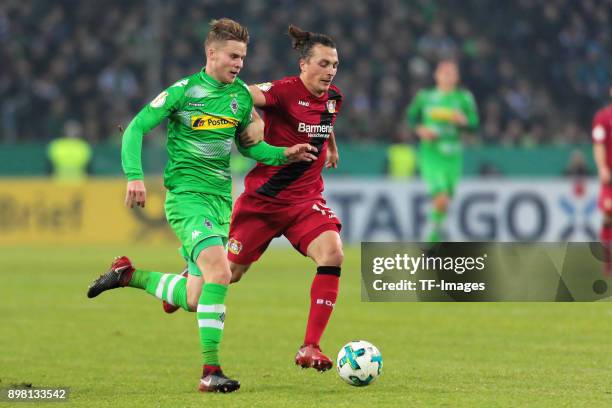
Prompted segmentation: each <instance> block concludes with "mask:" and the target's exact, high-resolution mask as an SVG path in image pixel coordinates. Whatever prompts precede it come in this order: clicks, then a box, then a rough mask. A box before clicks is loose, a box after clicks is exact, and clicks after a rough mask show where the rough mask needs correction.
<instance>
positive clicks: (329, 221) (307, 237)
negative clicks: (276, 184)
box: [284, 200, 344, 371]
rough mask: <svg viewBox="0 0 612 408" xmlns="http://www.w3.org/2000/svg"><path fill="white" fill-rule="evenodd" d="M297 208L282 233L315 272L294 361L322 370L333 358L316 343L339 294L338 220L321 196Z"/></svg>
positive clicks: (341, 253)
mask: <svg viewBox="0 0 612 408" xmlns="http://www.w3.org/2000/svg"><path fill="white" fill-rule="evenodd" d="M297 211H299V214H300V217H299V218H298V219H297V220H296V222H295V224H294V225H292V226H291V227H290V228H288V229H287V230H286V231H285V234H284V235H285V236H286V237H287V239H288V240H289V242H291V243H292V244H293V246H294V247H295V248H296V249H298V250H299V251H300V252H301V253H302V254H303V255H306V256H308V257H310V258H311V259H312V260H313V261H314V262H315V264H316V266H317V272H316V274H315V277H314V279H313V281H312V285H311V288H310V312H309V314H308V322H307V324H306V334H305V336H304V343H303V345H302V347H301V348H300V350H299V351H298V353H297V355H296V356H295V363H296V364H298V365H300V366H302V367H304V368H306V367H312V368H315V369H316V370H319V371H325V370H329V369H330V368H331V367H332V362H331V360H330V359H329V358H328V357H327V356H326V355H325V354H323V353H322V352H321V349H320V346H319V343H320V341H321V337H322V335H323V332H324V331H325V328H326V327H327V324H328V322H329V319H330V317H331V314H332V311H333V309H334V306H335V304H336V299H337V297H338V286H339V282H340V271H341V268H342V262H343V260H344V253H343V251H342V240H341V239H340V234H339V231H340V227H341V224H340V220H339V219H338V218H337V217H336V216H335V214H334V212H333V211H332V210H330V209H329V208H328V207H327V206H326V205H325V201H323V200H320V201H317V202H313V203H309V204H308V205H305V206H304V207H303V208H298V209H297Z"/></svg>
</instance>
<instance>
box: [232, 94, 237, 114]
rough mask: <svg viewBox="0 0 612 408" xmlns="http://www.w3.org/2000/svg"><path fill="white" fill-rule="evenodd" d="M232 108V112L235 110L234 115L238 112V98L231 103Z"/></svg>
mask: <svg viewBox="0 0 612 408" xmlns="http://www.w3.org/2000/svg"><path fill="white" fill-rule="evenodd" d="M230 109H231V110H232V112H234V115H235V114H236V112H238V101H237V100H236V98H234V99H232V102H231V103H230Z"/></svg>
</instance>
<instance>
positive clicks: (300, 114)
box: [245, 76, 342, 203]
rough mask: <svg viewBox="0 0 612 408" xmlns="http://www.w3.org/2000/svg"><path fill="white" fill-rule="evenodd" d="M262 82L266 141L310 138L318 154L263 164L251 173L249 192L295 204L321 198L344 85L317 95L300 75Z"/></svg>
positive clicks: (275, 142) (281, 142) (285, 142)
mask: <svg viewBox="0 0 612 408" xmlns="http://www.w3.org/2000/svg"><path fill="white" fill-rule="evenodd" d="M257 86H258V87H259V88H260V89H261V90H262V92H263V94H264V95H265V97H266V106H265V107H263V108H262V109H263V111H264V122H265V131H264V135H265V136H264V137H265V141H266V142H268V143H269V144H271V145H274V146H287V147H289V146H293V145H295V144H298V143H310V144H311V145H313V146H315V147H316V148H317V150H318V152H317V153H316V156H318V159H317V160H316V161H314V162H298V163H291V164H286V165H283V166H268V165H265V164H261V163H257V165H256V166H255V167H254V168H253V170H251V171H250V172H249V174H247V176H246V179H245V192H246V193H247V194H250V195H254V196H257V197H259V198H262V199H265V200H270V201H283V202H291V203H299V202H304V201H308V200H314V199H317V198H319V197H321V193H322V192H323V178H322V177H321V171H322V170H323V166H324V165H325V158H326V156H327V139H328V138H329V135H330V134H331V132H332V131H333V126H334V123H335V122H336V115H337V114H338V112H339V111H340V107H341V106H342V94H341V93H340V90H339V89H338V88H337V87H336V86H334V85H332V86H330V88H329V90H328V91H327V93H326V94H325V95H323V96H321V97H316V96H314V95H313V94H311V93H310V92H309V91H308V89H306V87H305V86H304V83H303V82H302V80H301V79H300V78H299V77H297V76H295V77H287V78H283V79H281V80H278V81H274V82H268V83H264V84H259V85H257Z"/></svg>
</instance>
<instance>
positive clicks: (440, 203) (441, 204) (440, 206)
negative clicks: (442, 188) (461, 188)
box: [433, 194, 450, 213]
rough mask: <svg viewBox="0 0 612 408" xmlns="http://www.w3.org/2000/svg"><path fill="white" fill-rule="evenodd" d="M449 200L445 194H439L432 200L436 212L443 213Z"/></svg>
mask: <svg viewBox="0 0 612 408" xmlns="http://www.w3.org/2000/svg"><path fill="white" fill-rule="evenodd" d="M449 201H450V200H449V198H448V196H447V195H446V194H439V195H437V196H436V197H435V198H434V200H433V206H434V208H435V209H436V211H439V212H443V213H445V212H446V211H447V210H448V204H449Z"/></svg>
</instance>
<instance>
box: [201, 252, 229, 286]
mask: <svg viewBox="0 0 612 408" xmlns="http://www.w3.org/2000/svg"><path fill="white" fill-rule="evenodd" d="M197 264H198V267H199V268H200V270H201V271H202V276H203V277H204V281H205V282H207V283H218V284H221V285H229V283H230V280H231V279H232V272H231V271H230V268H229V265H228V262H227V258H226V257H225V252H223V251H221V252H220V253H212V254H211V253H205V251H202V252H201V253H200V255H199V256H198V262H197Z"/></svg>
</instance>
